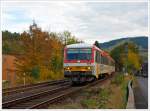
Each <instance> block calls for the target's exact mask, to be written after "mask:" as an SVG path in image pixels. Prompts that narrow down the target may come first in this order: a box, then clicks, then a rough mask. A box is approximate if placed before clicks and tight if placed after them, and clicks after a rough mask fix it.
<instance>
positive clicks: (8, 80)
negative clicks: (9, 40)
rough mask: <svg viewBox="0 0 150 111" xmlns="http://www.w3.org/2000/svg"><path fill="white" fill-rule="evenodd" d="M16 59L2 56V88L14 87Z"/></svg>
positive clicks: (11, 56)
mask: <svg viewBox="0 0 150 111" xmlns="http://www.w3.org/2000/svg"><path fill="white" fill-rule="evenodd" d="M15 59H16V57H15V56H13V55H2V82H3V86H4V87H14V86H16V79H17V78H16V77H17V76H16V67H15V64H14V62H15Z"/></svg>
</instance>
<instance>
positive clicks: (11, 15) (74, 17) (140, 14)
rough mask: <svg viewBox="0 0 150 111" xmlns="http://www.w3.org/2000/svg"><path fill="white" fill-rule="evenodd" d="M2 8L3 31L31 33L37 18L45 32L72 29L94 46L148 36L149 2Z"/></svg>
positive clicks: (22, 4)
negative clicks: (97, 42) (129, 37)
mask: <svg viewBox="0 0 150 111" xmlns="http://www.w3.org/2000/svg"><path fill="white" fill-rule="evenodd" d="M2 6H3V7H2V9H3V10H2V15H3V16H2V17H1V18H2V21H3V22H2V29H8V30H10V31H17V32H21V31H23V30H27V29H28V26H29V25H30V24H31V23H32V20H33V19H35V20H36V21H37V22H38V24H39V25H40V26H41V27H42V28H43V29H44V30H50V31H56V32H60V31H63V30H69V31H71V32H72V33H73V34H74V35H75V36H77V37H78V38H80V39H83V40H85V41H87V42H90V43H93V42H94V40H99V41H100V42H104V41H108V40H111V39H116V38H121V37H126V36H139V35H148V31H147V29H148V4H147V2H124V3H121V2H105V3H104V2H82V3H79V2H78V3H70V2H69V3H66V2H65V3H62V2H58V3H57V2H54V3H51V2H50V3H47V2H45V3H44V2H41V3H38V2H37V3H34V2H33V3H29V2H25V3H23V2H20V3H18V2H16V3H14V2H13V3H6V2H5V3H3V5H2ZM20 13H22V14H20Z"/></svg>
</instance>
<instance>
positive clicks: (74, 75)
mask: <svg viewBox="0 0 150 111" xmlns="http://www.w3.org/2000/svg"><path fill="white" fill-rule="evenodd" d="M94 73H95V72H94V50H93V49H92V48H65V50H64V76H65V77H66V78H70V79H71V81H72V82H74V83H82V82H85V81H91V80H92V79H94V78H95V75H94Z"/></svg>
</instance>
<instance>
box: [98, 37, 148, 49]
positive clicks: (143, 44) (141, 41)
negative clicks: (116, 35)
mask: <svg viewBox="0 0 150 111" xmlns="http://www.w3.org/2000/svg"><path fill="white" fill-rule="evenodd" d="M126 41H129V42H133V43H135V44H137V45H138V46H139V47H140V48H141V49H148V37H147V36H137V37H127V38H121V39H116V40H112V41H109V42H104V43H99V46H100V47H101V48H102V49H104V50H111V49H112V48H113V47H115V46H117V45H119V44H122V43H124V42H126Z"/></svg>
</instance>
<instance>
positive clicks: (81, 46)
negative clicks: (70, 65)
mask: <svg viewBox="0 0 150 111" xmlns="http://www.w3.org/2000/svg"><path fill="white" fill-rule="evenodd" d="M91 47H93V44H87V43H77V44H71V45H67V46H66V48H91Z"/></svg>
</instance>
